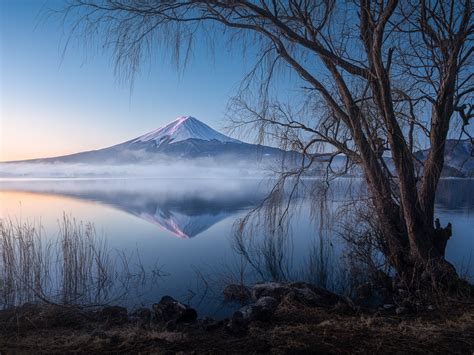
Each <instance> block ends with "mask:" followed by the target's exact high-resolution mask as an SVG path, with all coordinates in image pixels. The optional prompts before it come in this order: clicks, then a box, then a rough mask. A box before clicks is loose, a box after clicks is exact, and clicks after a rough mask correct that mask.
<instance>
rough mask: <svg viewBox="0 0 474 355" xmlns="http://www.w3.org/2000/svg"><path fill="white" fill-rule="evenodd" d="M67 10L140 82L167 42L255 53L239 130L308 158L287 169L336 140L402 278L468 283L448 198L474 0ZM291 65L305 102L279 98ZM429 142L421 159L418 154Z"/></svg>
mask: <svg viewBox="0 0 474 355" xmlns="http://www.w3.org/2000/svg"><path fill="white" fill-rule="evenodd" d="M66 14H67V15H68V16H70V15H72V14H74V18H75V19H77V22H76V23H75V24H74V30H80V31H82V33H84V34H86V35H94V34H95V33H97V34H98V35H100V36H101V38H103V40H104V44H106V45H108V46H111V47H112V48H113V50H114V54H115V60H116V65H117V69H118V70H119V71H120V73H124V74H126V75H128V76H129V77H130V78H131V77H133V74H134V73H136V71H137V69H138V66H139V64H140V62H141V61H142V58H143V55H146V54H147V52H148V53H149V54H151V53H152V49H153V48H154V46H155V45H158V46H164V47H162V48H167V49H170V48H171V49H173V51H172V53H173V56H174V58H175V59H176V61H177V62H178V63H180V62H181V63H183V62H186V61H187V59H188V57H189V53H190V52H191V51H192V49H193V45H195V44H194V42H193V41H195V40H200V41H202V40H203V38H211V39H213V40H216V41H217V40H221V39H224V38H227V39H228V40H230V42H231V43H235V44H237V45H238V46H241V47H242V48H245V47H246V46H247V47H251V48H253V50H255V51H256V53H257V58H256V66H255V68H254V69H253V70H252V72H251V73H250V74H249V76H247V77H246V78H244V82H243V85H242V88H241V91H240V92H239V95H238V96H237V97H236V98H235V99H234V100H233V101H232V103H233V107H234V108H236V110H235V113H237V114H238V116H237V115H236V116H233V120H234V124H235V125H251V126H252V127H255V126H257V127H258V128H259V133H260V135H259V137H260V138H264V137H268V136H271V137H272V138H273V139H274V140H276V141H278V142H280V144H281V145H282V146H283V147H291V148H293V149H298V150H299V151H300V152H301V153H302V154H304V155H305V156H306V159H305V160H304V161H303V163H302V167H301V169H299V170H298V171H293V172H286V173H284V176H285V177H293V178H294V177H298V176H301V174H302V173H303V172H307V171H310V169H311V168H312V167H313V163H314V162H316V161H317V155H316V154H315V153H316V152H317V149H318V148H317V147H318V146H320V145H321V144H323V145H324V146H325V147H327V146H331V147H332V150H331V152H332V153H331V155H330V157H329V162H328V163H329V169H331V164H332V162H333V158H334V157H335V156H337V155H343V156H346V157H347V158H348V159H349V160H350V161H351V162H352V163H356V164H358V166H360V167H361V169H362V170H363V175H364V177H365V181H366V183H367V187H368V190H369V193H370V196H371V198H372V200H373V205H374V216H375V218H377V220H378V221H380V222H381V223H380V228H381V231H382V233H383V247H382V249H383V252H384V254H385V255H386V257H387V258H388V260H389V261H390V263H391V265H392V266H393V267H395V269H396V270H397V272H398V275H399V276H400V277H402V278H403V279H404V280H412V279H414V278H416V279H417V280H420V279H423V280H425V281H426V284H428V285H430V284H431V285H433V286H436V285H439V284H440V283H445V282H447V281H453V280H456V279H457V274H456V271H455V269H454V267H453V266H452V265H451V264H450V263H448V262H447V261H446V260H445V247H446V242H447V239H448V238H449V237H450V234H451V233H450V228H449V229H446V228H442V227H441V226H440V225H439V224H438V225H437V226H435V225H434V201H435V195H436V188H437V185H438V181H439V179H440V176H441V171H442V169H443V165H444V150H445V143H446V140H447V137H448V132H449V131H450V128H453V127H454V126H455V123H456V120H458V121H459V122H460V123H459V124H458V125H457V128H459V129H460V131H461V132H464V133H465V134H467V133H468V132H467V131H466V130H465V126H466V125H468V123H469V120H470V119H471V118H472V117H473V115H474V113H473V105H472V97H473V92H474V85H473V75H474V74H473V72H472V57H473V56H472V54H473V48H474V47H473V39H474V25H473V22H472V16H473V4H472V2H471V0H446V1H441V0H439V1H437V0H420V1H415V0H404V1H397V0H360V1H354V2H351V1H346V2H342V1H341V2H339V1H335V0H288V1H279V0H272V1H271V0H268V1H265V0H259V1H257V0H254V1H199V0H193V1H179V0H178V1H166V0H165V1H158V0H155V1H153V0H145V1H143V0H109V1H105V0H104V1H101V0H75V1H73V2H72V3H71V4H70V6H69V7H67V9H66ZM282 73H293V74H296V77H297V78H298V83H299V84H301V85H300V86H301V91H300V92H301V98H302V99H301V100H300V101H301V102H299V101H298V102H296V101H294V102H290V103H287V104H284V103H282V102H281V101H277V100H274V99H272V97H274V95H272V91H271V87H272V86H271V84H272V83H275V81H274V79H275V78H279V75H280V74H282ZM253 84H256V85H254V86H253ZM252 88H253V89H255V90H256V92H255V91H252V94H253V96H252V95H249V94H248V92H249V90H251V89H252ZM255 93H258V95H255ZM249 97H251V100H248V99H249ZM423 137H425V138H423ZM423 139H424V140H425V142H427V143H428V145H429V150H428V155H427V158H426V160H425V161H424V162H421V161H419V160H418V159H417V157H416V155H415V154H414V152H415V148H416V147H417V141H419V140H423ZM387 155H389V156H390V157H391V159H392V160H391V161H392V162H393V169H392V168H390V167H389V166H387V165H388V163H387V159H384V156H387Z"/></svg>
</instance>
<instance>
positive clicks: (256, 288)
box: [252, 282, 290, 301]
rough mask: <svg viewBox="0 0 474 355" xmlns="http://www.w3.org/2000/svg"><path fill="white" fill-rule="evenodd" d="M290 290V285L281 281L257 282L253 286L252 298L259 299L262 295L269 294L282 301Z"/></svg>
mask: <svg viewBox="0 0 474 355" xmlns="http://www.w3.org/2000/svg"><path fill="white" fill-rule="evenodd" d="M289 291H290V288H289V287H288V285H287V284H284V283H280V282H266V283H261V284H255V285H253V287H252V298H253V299H254V300H258V299H259V298H261V297H265V296H268V297H273V298H274V299H276V300H278V301H280V300H281V298H282V297H283V296H284V295H286V294H287V293H288V292H289Z"/></svg>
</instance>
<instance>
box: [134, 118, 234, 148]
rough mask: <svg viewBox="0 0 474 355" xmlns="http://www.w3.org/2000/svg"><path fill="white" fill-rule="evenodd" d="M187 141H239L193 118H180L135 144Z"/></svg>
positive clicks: (148, 134)
mask: <svg viewBox="0 0 474 355" xmlns="http://www.w3.org/2000/svg"><path fill="white" fill-rule="evenodd" d="M187 139H201V140H204V141H219V142H233V143H238V142H239V141H238V140H236V139H233V138H230V137H227V136H225V135H223V134H221V133H219V132H217V131H215V130H214V129H212V128H211V127H209V126H208V125H207V124H205V123H203V122H201V121H199V120H198V119H197V118H194V117H191V116H179V117H178V118H176V119H175V120H174V121H173V122H170V123H168V124H167V125H166V126H164V127H161V128H158V129H156V130H154V131H152V132H150V133H147V134H145V135H143V136H140V137H138V138H137V139H135V140H134V141H133V143H138V142H142V143H143V142H150V141H155V142H156V143H158V144H161V143H164V142H167V143H176V142H180V141H184V140H187Z"/></svg>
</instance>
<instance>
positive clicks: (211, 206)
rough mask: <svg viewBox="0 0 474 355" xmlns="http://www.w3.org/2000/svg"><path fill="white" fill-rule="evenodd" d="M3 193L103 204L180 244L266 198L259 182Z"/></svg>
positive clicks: (105, 183)
mask: <svg viewBox="0 0 474 355" xmlns="http://www.w3.org/2000/svg"><path fill="white" fill-rule="evenodd" d="M1 189H3V190H8V191H21V192H33V193H38V194H54V195H62V196H68V197H73V198H76V199H81V200H87V201H94V202H99V203H101V204H105V205H109V206H112V207H114V208H116V209H119V210H121V211H124V212H127V213H129V214H131V215H133V216H136V217H139V218H141V219H143V220H145V221H147V222H149V223H152V224H154V225H156V226H158V227H160V228H161V229H163V230H166V231H168V232H169V233H170V234H172V235H173V236H175V237H178V238H181V239H189V238H192V237H195V236H197V235H199V234H201V233H202V232H204V231H206V230H207V229H209V228H210V227H211V226H213V225H214V224H216V223H218V222H219V221H222V220H223V219H225V218H227V217H229V216H232V215H235V214H236V213H237V212H239V211H242V210H245V209H249V208H251V207H254V206H256V205H257V204H258V203H259V201H261V200H262V199H263V198H264V196H265V193H264V189H263V188H261V185H260V184H259V182H258V181H255V180H236V181H232V182H229V181H221V180H212V179H211V180H186V179H182V180H180V179H178V180H175V181H169V180H156V179H149V180H147V179H142V180H140V179H138V180H113V179H110V180H105V179H104V180H81V179H77V180H27V181H25V180H5V181H2V183H1Z"/></svg>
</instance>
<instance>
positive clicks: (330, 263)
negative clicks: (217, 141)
mask: <svg viewBox="0 0 474 355" xmlns="http://www.w3.org/2000/svg"><path fill="white" fill-rule="evenodd" d="M270 185H271V184H269V183H268V181H261V180H256V179H255V180H254V179H236V180H222V179H199V180H197V179H194V180H193V179H134V180H130V179H128V180H127V179H94V180H92V179H57V180H39V179H38V180H0V218H2V219H4V220H7V219H11V220H19V221H22V222H25V221H29V222H35V223H41V225H42V227H43V230H42V234H43V236H44V237H45V238H55V237H57V235H58V224H59V220H60V219H61V218H62V216H63V214H64V213H65V214H67V215H70V216H72V217H74V218H75V219H76V220H77V221H83V222H91V223H93V224H94V226H95V229H96V231H97V234H98V235H99V236H101V237H104V238H105V239H106V240H107V243H108V247H109V248H111V249H114V250H116V251H118V252H120V251H123V252H125V253H127V255H129V259H128V260H129V263H130V264H131V267H132V268H133V267H139V268H142V269H143V270H146V271H147V272H148V273H149V274H150V273H151V274H152V273H153V271H155V276H156V271H157V270H159V275H160V276H159V277H157V278H154V279H153V281H152V282H151V285H150V284H147V285H143V290H140V292H138V290H137V289H135V290H132V291H135V292H131V293H130V294H128V296H127V297H124V298H123V299H122V300H121V302H122V303H123V304H125V305H127V306H129V307H137V306H139V305H147V306H148V305H150V304H151V303H153V302H157V301H158V300H159V299H160V297H161V296H163V295H172V296H174V297H175V298H178V299H180V300H182V301H185V302H188V303H191V304H192V305H193V306H194V307H196V308H197V309H198V311H199V313H200V315H204V314H207V315H213V316H222V315H224V314H225V313H226V312H227V311H228V310H229V308H232V307H235V306H232V305H229V304H225V303H223V302H222V296H221V292H222V287H223V285H225V284H226V283H228V282H230V281H240V280H244V281H245V282H248V283H251V282H253V281H258V280H262V279H270V278H275V277H277V278H278V277H281V278H287V279H291V278H294V279H306V280H309V281H312V282H316V283H319V284H320V285H321V286H324V287H328V288H330V289H333V290H336V291H341V290H343V289H344V285H345V284H346V283H347V282H348V281H347V278H348V276H347V274H346V271H345V270H346V268H345V261H344V260H345V255H346V254H347V248H346V246H345V245H344V242H343V241H342V240H341V239H339V238H338V237H337V235H335V233H334V232H331V228H329V229H327V230H326V229H325V230H322V229H321V228H320V227H321V220H323V219H324V221H325V224H326V225H331V224H333V225H336V224H337V222H338V218H340V217H335V216H329V217H324V216H323V215H321V216H316V217H315V216H314V213H313V214H311V212H310V210H311V209H310V203H309V201H306V200H305V199H304V198H303V199H299V200H298V203H297V204H295V206H293V208H292V209H291V210H292V214H293V216H292V218H291V223H290V229H289V232H291V237H288V238H287V239H285V240H284V241H281V240H280V241H281V243H282V245H283V246H282V247H281V248H278V246H277V247H276V248H274V249H273V250H274V251H275V250H276V254H277V255H276V257H275V258H276V259H278V263H277V265H276V264H272V262H270V261H269V258H265V256H264V254H265V252H264V250H263V249H262V247H263V246H266V247H269V245H268V243H269V242H268V241H269V240H270V239H271V238H270V239H268V238H267V239H265V236H267V237H268V234H269V233H268V232H265V231H264V230H263V229H258V228H256V230H255V233H254V238H255V241H253V242H252V243H250V244H251V245H252V247H253V253H254V254H253V257H254V260H255V262H254V264H255V265H253V266H254V267H252V265H251V264H250V263H249V262H246V261H243V259H242V258H241V257H240V256H239V255H238V254H237V253H236V251H235V238H234V233H233V231H234V229H233V226H234V223H235V222H236V220H237V219H239V218H242V217H244V216H245V215H246V214H247V213H248V212H249V211H250V210H251V209H253V208H254V207H256V206H257V205H258V204H259V203H260V202H261V201H262V199H263V198H264V197H265V196H266V193H267V192H268V189H269V187H270ZM346 185H347V183H346V182H342V183H341V182H340V183H339V185H338V187H336V188H334V189H333V190H334V192H333V194H332V195H331V200H332V201H333V204H334V206H337V205H338V204H340V203H342V202H343V201H345V200H347V199H349V196H348V195H347V189H345V188H344V186H346ZM341 186H342V187H341ZM332 209H334V207H332ZM436 215H437V217H439V218H440V220H441V222H442V224H443V225H445V224H446V223H447V222H451V223H452V224H453V237H452V238H451V240H450V241H449V243H448V248H447V258H448V259H449V260H450V261H451V262H452V263H453V264H454V265H455V266H456V267H457V269H458V270H459V271H460V272H461V273H463V274H466V275H469V276H470V277H472V276H473V275H474V255H473V251H474V239H473V230H474V180H469V179H446V180H443V181H442V182H441V184H440V189H439V195H438V201H437V205H436ZM259 238H260V239H259ZM262 238H263V239H262ZM277 239H278V238H277ZM271 247H272V246H271V245H270V249H271ZM274 256H275V255H274ZM255 266H257V269H258V270H256V268H255ZM134 287H135V288H137V286H134Z"/></svg>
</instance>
